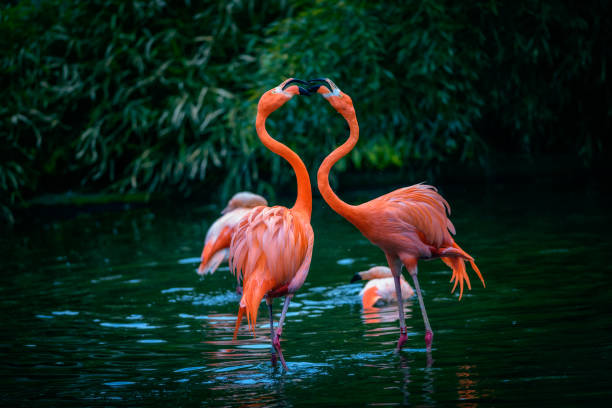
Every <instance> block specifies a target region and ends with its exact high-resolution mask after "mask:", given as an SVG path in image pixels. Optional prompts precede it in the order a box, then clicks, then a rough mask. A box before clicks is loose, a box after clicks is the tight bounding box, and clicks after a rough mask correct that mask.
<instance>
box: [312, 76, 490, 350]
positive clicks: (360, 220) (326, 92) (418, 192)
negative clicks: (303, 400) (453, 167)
mask: <svg viewBox="0 0 612 408" xmlns="http://www.w3.org/2000/svg"><path fill="white" fill-rule="evenodd" d="M311 82H312V83H315V85H313V86H311V87H309V89H308V90H309V91H310V92H317V93H319V94H321V95H322V96H323V97H324V98H325V99H327V101H328V102H329V103H330V104H331V105H332V107H333V108H334V109H335V110H336V111H337V112H338V113H340V114H341V115H342V116H343V117H344V119H345V120H346V121H347V123H348V125H349V131H350V135H349V138H348V139H347V141H346V142H344V143H343V144H342V145H341V146H339V147H338V148H336V149H335V150H334V151H333V152H331V153H330V154H329V155H328V156H327V157H326V158H325V160H323V163H322V164H321V166H320V167H319V171H318V173H317V183H318V187H319V191H320V192H321V195H322V196H323V198H324V199H325V201H326V202H327V204H329V206H330V207H331V208H332V209H333V210H334V211H336V212H337V213H338V214H340V215H341V216H343V217H344V218H346V219H347V220H348V221H349V222H351V223H352V224H353V225H354V226H355V227H357V229H358V230H359V231H360V232H361V233H362V234H363V235H364V236H365V237H366V238H368V240H369V241H370V242H371V243H373V244H374V245H376V246H378V247H379V248H380V249H382V250H383V252H384V253H385V256H386V257H387V263H388V264H389V268H391V272H392V274H393V279H394V281H395V290H396V292H397V299H398V309H399V320H400V337H399V340H398V342H397V349H398V350H399V349H401V347H402V346H403V345H404V343H405V342H406V339H407V334H406V322H405V321H404V307H403V300H402V296H401V292H400V290H401V286H400V275H401V272H402V266H405V267H406V269H407V270H408V273H409V274H410V276H412V280H413V282H414V288H415V291H416V293H417V296H418V299H419V305H420V307H421V313H422V315H423V321H424V323H425V345H426V347H427V349H430V348H431V343H432V340H433V331H432V330H431V326H430V324H429V320H428V319H427V312H426V310H425V304H424V302H423V295H422V293H421V287H420V286H419V281H418V279H417V262H418V260H419V259H431V258H441V259H442V260H443V261H444V263H446V264H447V265H448V266H449V267H451V268H452V270H453V274H452V278H451V282H453V281H454V282H455V284H454V286H453V289H452V291H454V290H455V288H456V287H457V284H459V287H460V293H459V299H460V300H461V297H462V296H463V284H464V281H465V283H466V284H467V286H468V288H470V289H471V286H470V280H469V277H468V275H467V272H466V269H465V260H467V261H469V262H470V264H471V265H472V269H474V271H475V272H476V274H477V275H478V277H479V278H480V280H481V281H482V284H483V286H484V284H485V283H484V279H483V278H482V275H481V274H480V271H479V270H478V267H477V266H476V264H475V263H474V259H473V258H472V257H471V256H470V255H469V254H468V253H466V252H465V251H463V250H462V249H461V248H460V247H459V246H458V245H457V244H456V243H455V241H454V240H453V238H452V237H451V233H452V234H454V233H455V227H454V226H453V224H452V223H451V221H450V220H449V219H448V217H447V211H448V213H449V214H450V207H449V205H448V203H447V202H446V200H445V199H444V198H442V196H440V194H438V192H437V190H436V188H435V187H432V186H429V185H425V184H416V185H413V186H410V187H404V188H400V189H398V190H395V191H392V192H391V193H388V194H385V195H383V196H381V197H378V198H375V199H373V200H371V201H368V202H366V203H363V204H361V205H356V206H355V205H350V204H347V203H345V202H344V201H342V200H341V199H340V198H338V196H337V195H336V194H335V193H334V192H333V190H332V189H331V187H330V185H329V171H330V170H331V168H332V166H333V165H334V164H336V162H337V161H338V160H340V158H342V157H344V156H345V155H346V154H348V152H350V151H351V150H352V149H353V147H354V146H355V144H356V143H357V140H358V139H359V125H358V123H357V117H356V114H355V108H354V107H353V102H352V100H351V98H350V97H349V96H348V95H346V94H345V93H343V92H342V91H341V90H340V89H339V88H338V87H337V86H336V85H335V84H334V83H333V82H332V81H331V80H329V79H315V80H312V81H311Z"/></svg>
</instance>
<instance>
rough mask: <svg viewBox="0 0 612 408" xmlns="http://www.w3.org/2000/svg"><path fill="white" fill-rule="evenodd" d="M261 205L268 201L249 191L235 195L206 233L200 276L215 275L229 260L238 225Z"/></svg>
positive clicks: (199, 268) (199, 270) (199, 269)
mask: <svg viewBox="0 0 612 408" xmlns="http://www.w3.org/2000/svg"><path fill="white" fill-rule="evenodd" d="M260 205H268V202H267V201H266V199H265V198H263V197H262V196H260V195H257V194H253V193H251V192H249V191H241V192H239V193H236V194H234V196H233V197H232V198H231V199H230V200H229V202H228V203H227V206H226V207H225V208H224V209H223V211H221V214H223V215H222V216H221V217H219V218H218V219H217V220H215V222H213V224H212V225H211V226H210V228H209V229H208V231H207V232H206V239H205V240H204V249H203V250H202V256H201V258H200V261H201V263H200V266H199V267H198V275H207V274H210V273H214V272H215V271H216V270H217V268H218V267H219V265H220V264H221V262H223V261H227V260H228V259H229V246H230V242H231V240H232V234H233V233H234V229H235V228H236V225H238V222H239V221H240V220H241V219H242V217H243V216H244V215H245V214H247V213H248V212H249V211H251V210H252V209H253V208H255V207H257V206H260Z"/></svg>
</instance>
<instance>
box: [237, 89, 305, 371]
mask: <svg viewBox="0 0 612 408" xmlns="http://www.w3.org/2000/svg"><path fill="white" fill-rule="evenodd" d="M295 84H305V82H304V81H300V80H296V79H288V80H287V81H285V82H283V83H281V84H280V85H279V86H277V87H275V88H273V89H271V90H269V91H267V92H266V93H264V94H263V95H262V97H261V98H260V100H259V104H258V106H257V118H256V121H255V122H256V123H255V128H256V130H257V135H258V136H259V139H260V140H261V142H262V143H263V144H264V145H265V146H266V147H267V148H268V149H270V150H271V151H272V152H273V153H276V154H278V155H279V156H281V157H283V158H284V159H285V160H287V161H288V162H289V164H290V165H291V167H292V168H293V171H294V172H295V175H296V178H297V199H296V200H295V204H294V205H293V207H291V208H286V207H281V206H275V207H265V206H261V207H255V208H254V209H253V210H252V211H251V212H250V213H249V214H248V215H247V216H246V217H244V218H242V220H241V221H240V223H239V225H238V226H237V228H236V231H235V232H234V234H233V236H232V242H231V246H230V267H231V269H232V271H234V272H235V273H236V276H238V277H241V278H242V282H243V294H242V299H241V300H240V309H239V311H238V318H237V320H236V329H235V330H234V338H236V335H237V334H238V329H239V327H240V322H241V320H242V317H243V315H244V314H245V313H246V315H247V319H248V323H249V326H250V328H251V330H253V334H255V324H256V322H257V312H258V309H259V304H260V303H261V300H262V298H264V297H265V298H266V303H267V305H268V309H269V312H270V338H271V341H272V346H273V348H274V351H273V354H272V361H273V363H274V362H275V361H276V355H275V353H274V352H276V353H277V354H278V356H279V358H280V360H281V363H282V364H283V367H284V368H285V370H286V369H287V364H286V363H285V359H284V357H283V353H282V350H281V346H280V337H281V334H282V331H283V322H284V320H285V315H286V313H287V309H288V308H289V302H290V301H291V298H292V296H293V294H294V293H295V292H296V291H297V290H298V289H299V288H300V287H301V286H302V284H303V283H304V280H305V279H306V276H307V275H308V270H309V268H310V261H311V259H312V248H313V244H314V233H313V231H312V227H311V225H310V215H311V212H312V191H311V186H310V178H309V177H308V171H307V170H306V167H305V166H304V163H303V162H302V160H301V159H300V157H299V156H298V155H297V154H296V153H295V152H293V151H292V150H291V149H289V148H288V147H287V146H285V145H284V144H282V143H280V142H278V141H276V140H274V139H273V138H272V137H270V135H269V134H268V132H267V131H266V127H265V124H266V118H267V117H268V116H269V115H270V114H271V113H272V112H274V111H275V110H276V109H278V108H280V107H281V106H282V105H283V104H284V103H285V102H287V101H288V100H289V99H291V98H292V97H293V96H294V95H297V94H308V91H306V90H305V89H303V88H300V87H299V86H297V85H295ZM280 296H285V303H284V305H283V310H282V312H281V316H280V319H279V322H278V327H277V329H276V331H274V321H273V315H272V300H273V299H274V298H275V297H280Z"/></svg>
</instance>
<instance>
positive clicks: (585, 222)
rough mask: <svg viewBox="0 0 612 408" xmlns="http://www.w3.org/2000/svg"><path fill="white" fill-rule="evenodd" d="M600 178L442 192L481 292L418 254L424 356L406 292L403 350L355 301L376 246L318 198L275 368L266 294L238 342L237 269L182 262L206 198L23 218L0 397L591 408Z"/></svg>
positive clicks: (128, 402)
mask: <svg viewBox="0 0 612 408" xmlns="http://www.w3.org/2000/svg"><path fill="white" fill-rule="evenodd" d="M598 191H599V190H598V189H597V188H588V187H584V188H582V189H581V190H578V191H572V192H569V191H560V190H558V191H547V188H546V187H543V186H527V187H525V186H521V187H520V188H519V187H517V186H507V187H489V188H488V189H484V188H480V187H476V186H463V187H455V188H450V187H449V188H447V189H446V190H443V191H442V192H443V193H444V195H445V197H446V198H447V199H448V200H449V201H450V203H451V206H452V207H453V213H452V220H453V222H454V223H455V226H456V229H457V231H458V235H457V237H456V238H457V242H458V243H459V244H460V245H461V246H462V247H463V248H464V249H465V250H466V251H468V252H469V253H471V254H472V255H473V256H474V257H475V258H476V260H477V263H478V265H479V267H480V270H481V271H482V272H483V275H484V277H485V280H486V283H487V288H486V289H483V288H482V286H481V285H480V283H479V281H478V279H477V278H476V276H475V275H474V274H471V275H470V276H471V277H472V283H473V289H472V291H470V292H467V293H464V297H463V300H462V301H461V302H459V301H458V300H457V294H456V293H455V294H451V293H450V289H451V287H452V286H451V284H449V279H450V276H451V275H450V271H449V270H448V269H447V268H446V267H445V265H444V264H443V263H442V262H440V261H430V262H421V264H420V269H419V272H420V280H421V285H422V287H423V290H424V295H425V302H426V305H427V307H428V313H429V317H430V320H431V323H432V327H433V329H434V332H435V337H434V347H433V350H432V352H431V354H428V353H427V352H426V350H425V349H424V341H423V336H424V330H423V323H422V319H421V314H420V310H419V306H418V302H417V301H416V299H412V300H411V301H409V302H408V304H407V305H406V316H407V325H408V334H409V339H408V342H407V343H406V347H405V349H404V350H403V351H401V352H400V353H399V354H398V353H395V352H394V346H395V344H396V341H397V337H398V328H397V327H398V323H397V317H396V316H397V310H396V308H395V307H393V306H385V307H381V308H378V309H375V310H369V311H363V310H362V307H361V304H360V300H359V297H358V293H359V290H360V288H361V286H362V285H361V284H359V283H355V284H350V283H349V281H350V278H351V277H352V275H353V273H355V272H356V271H359V270H363V269H367V268H368V267H370V266H372V265H379V264H384V259H385V258H384V255H383V254H382V252H381V251H380V250H378V249H377V248H375V247H373V246H372V245H371V244H370V243H369V242H367V241H366V240H365V239H364V238H363V237H362V236H361V235H360V234H359V233H358V231H357V230H355V229H354V228H353V227H352V226H351V225H350V224H348V223H347V222H345V221H344V220H343V219H342V218H340V217H339V216H337V215H336V214H334V213H333V212H332V211H331V210H330V209H329V208H328V207H327V206H326V204H325V203H324V202H322V201H320V200H317V201H315V203H314V211H313V227H314V231H315V235H316V238H315V250H314V257H313V261H312V267H311V270H310V274H309V276H308V279H307V281H306V283H305V284H304V286H303V288H302V289H301V290H300V291H299V292H298V294H297V295H296V296H295V298H294V302H293V303H292V304H291V307H290V309H289V313H288V317H287V322H286V325H285V329H284V332H283V348H284V353H285V357H286V359H287V362H288V365H289V369H290V371H289V372H286V373H285V372H283V371H282V369H280V368H279V367H276V368H274V367H272V366H271V364H270V348H269V337H268V335H269V332H268V325H267V322H268V316H267V310H266V308H265V305H262V307H261V309H260V315H259V320H258V324H257V328H256V332H255V336H253V334H250V335H249V333H248V331H247V330H246V326H245V327H244V328H243V331H242V332H241V335H240V336H239V340H238V341H236V342H234V341H232V332H233V325H234V321H235V315H236V311H237V301H238V299H239V298H238V296H237V295H236V293H235V279H234V278H233V277H232V276H231V275H230V274H229V272H228V269H227V268H226V267H225V268H222V269H221V270H220V271H218V272H217V273H216V274H215V275H212V276H208V277H205V278H200V277H198V276H197V275H196V273H195V268H196V267H197V257H198V256H199V254H200V252H201V249H202V248H201V242H202V239H203V237H204V235H205V231H206V229H207V228H208V226H209V225H210V223H211V221H212V220H214V218H215V217H216V216H217V215H216V214H215V212H214V211H212V210H210V208H209V207H206V206H205V204H207V203H193V205H181V206H179V208H167V207H164V208H161V207H151V208H144V209H133V210H126V211H108V212H97V213H86V212H85V213H80V214H79V215H77V216H74V217H69V218H68V219H49V218H44V219H39V220H38V219H33V220H31V221H29V222H28V223H26V224H25V225H22V226H20V227H18V228H17V229H16V230H15V231H12V232H10V233H9V234H7V235H5V236H4V237H3V238H2V239H1V244H2V249H1V252H0V255H1V256H2V263H1V265H2V274H1V275H0V282H1V285H0V313H1V316H2V329H3V330H2V332H1V334H0V355H1V357H2V359H1V361H0V367H1V370H0V373H1V375H2V381H1V384H2V385H0V387H1V388H2V392H1V397H0V398H1V402H2V405H6V406H18V405H24V406H43V405H62V406H168V404H175V405H177V406H193V405H195V406H199V405H201V406H245V405H246V406H303V405H321V404H333V405H351V406H364V405H375V406H379V405H382V406H385V405H398V404H406V405H414V406H460V407H476V406H516V405H519V406H524V405H537V406H542V405H544V406H550V405H555V406H559V405H561V406H562V405H580V406H584V405H586V404H587V403H595V404H596V405H602V404H604V403H605V401H608V400H609V399H610V397H612V391H610V385H609V384H610V376H609V374H608V372H609V369H610V367H611V364H610V363H611V362H612V333H611V332H610V329H611V328H612V325H611V319H610V317H609V315H608V312H607V310H608V309H609V307H608V306H609V304H610V284H611V283H612V279H611V277H610V276H611V272H612V270H611V267H610V262H609V257H610V254H612V243H611V242H610V240H609V239H607V237H606V236H607V231H608V230H609V228H610V226H611V222H610V221H611V219H610V216H609V204H610V202H609V200H607V199H606V198H605V197H603V196H602V195H601V194H600V193H599V192H598ZM382 192H383V191H380V192H374V191H369V192H362V193H356V194H352V195H350V197H351V199H352V200H354V202H360V201H363V200H365V199H367V198H372V197H374V196H376V195H379V194H381V193H382ZM282 204H285V205H286V204H291V203H290V202H286V203H285V202H283V203H282ZM280 309H281V304H280V302H279V301H278V300H277V301H276V303H275V311H276V312H277V313H278V312H280ZM276 317H278V314H277V316H276Z"/></svg>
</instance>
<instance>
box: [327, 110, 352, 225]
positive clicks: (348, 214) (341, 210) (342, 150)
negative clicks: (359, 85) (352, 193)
mask: <svg viewBox="0 0 612 408" xmlns="http://www.w3.org/2000/svg"><path fill="white" fill-rule="evenodd" d="M343 116H344V115H343ZM344 119H345V120H346V121H347V123H348V125H349V129H350V135H349V138H348V139H347V140H346V142H344V143H343V144H342V145H341V146H339V147H338V148H336V149H335V150H334V151H333V152H331V153H330V154H329V155H328V156H327V157H326V158H325V160H323V163H322V164H321V167H319V171H318V172H317V184H318V186H319V191H320V192H321V195H322V196H323V199H324V200H325V201H326V202H327V204H329V206H330V207H331V208H332V209H333V210H334V211H335V212H337V213H338V214H340V215H341V216H343V217H344V218H346V219H347V220H349V221H351V218H352V216H353V215H354V214H355V206H352V205H350V204H347V203H345V202H344V201H342V200H341V199H340V198H339V197H338V196H337V195H336V194H335V193H334V191H333V190H332V188H331V186H330V185H329V172H330V170H331V168H332V167H333V166H334V164H336V162H338V160H340V159H341V158H343V157H344V156H346V155H347V154H348V153H349V152H350V151H351V150H353V148H354V147H355V145H356V144H357V141H358V140H359V124H358V123H357V117H356V116H355V114H354V113H353V114H352V115H349V116H348V117H347V116H344ZM351 222H352V221H351Z"/></svg>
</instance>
